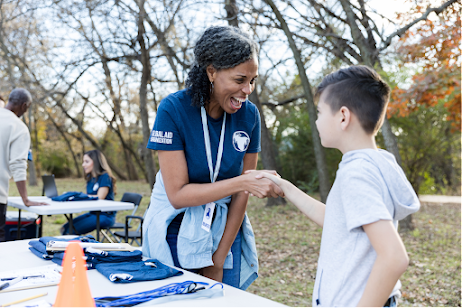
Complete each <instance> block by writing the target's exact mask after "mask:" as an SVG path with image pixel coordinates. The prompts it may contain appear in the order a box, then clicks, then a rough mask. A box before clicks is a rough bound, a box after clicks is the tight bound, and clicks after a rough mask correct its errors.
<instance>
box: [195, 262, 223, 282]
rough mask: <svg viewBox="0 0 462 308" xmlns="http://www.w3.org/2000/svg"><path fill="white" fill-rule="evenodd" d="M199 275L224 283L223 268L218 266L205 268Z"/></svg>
mask: <svg viewBox="0 0 462 308" xmlns="http://www.w3.org/2000/svg"><path fill="white" fill-rule="evenodd" d="M199 274H201V275H202V276H205V277H207V278H210V279H213V280H215V281H218V282H222V281H223V267H219V266H217V265H214V266H209V267H204V268H203V269H201V270H200V271H199Z"/></svg>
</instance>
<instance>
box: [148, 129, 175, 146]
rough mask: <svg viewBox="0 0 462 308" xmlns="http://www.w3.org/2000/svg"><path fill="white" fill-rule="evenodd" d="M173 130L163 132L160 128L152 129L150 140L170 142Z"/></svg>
mask: <svg viewBox="0 0 462 308" xmlns="http://www.w3.org/2000/svg"><path fill="white" fill-rule="evenodd" d="M172 141H173V132H163V131H161V130H153V131H152V133H151V142H155V143H163V144H172Z"/></svg>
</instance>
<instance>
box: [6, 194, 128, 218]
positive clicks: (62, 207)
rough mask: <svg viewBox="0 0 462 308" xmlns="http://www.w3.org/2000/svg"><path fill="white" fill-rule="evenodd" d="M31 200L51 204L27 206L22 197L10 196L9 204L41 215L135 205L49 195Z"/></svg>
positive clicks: (111, 209) (106, 210)
mask: <svg viewBox="0 0 462 308" xmlns="http://www.w3.org/2000/svg"><path fill="white" fill-rule="evenodd" d="M29 199H30V200H33V201H39V202H46V203H48V204H49V205H42V206H29V207H27V206H25V205H24V202H22V199H21V197H9V198H8V206H11V207H15V208H18V209H21V210H25V211H28V212H32V213H36V214H39V215H56V214H72V213H80V212H85V211H98V210H101V211H102V212H110V211H123V210H131V209H133V207H134V206H135V205H134V204H133V203H130V202H120V201H111V200H92V201H64V202H58V201H52V200H51V199H50V198H47V197H29Z"/></svg>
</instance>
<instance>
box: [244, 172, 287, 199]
mask: <svg viewBox="0 0 462 308" xmlns="http://www.w3.org/2000/svg"><path fill="white" fill-rule="evenodd" d="M242 177H243V181H244V183H245V190H244V191H245V193H248V194H250V195H251V196H256V197H258V198H268V197H272V198H277V197H285V195H284V191H283V189H282V188H281V185H282V184H283V181H284V180H283V179H282V178H281V176H280V175H279V174H278V173H277V172H276V171H275V170H247V171H245V173H244V174H243V175H242Z"/></svg>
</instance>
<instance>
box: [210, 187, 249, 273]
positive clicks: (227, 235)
mask: <svg viewBox="0 0 462 308" xmlns="http://www.w3.org/2000/svg"><path fill="white" fill-rule="evenodd" d="M248 199H249V195H248V194H246V193H244V192H240V193H237V194H235V195H233V199H232V201H231V203H230V205H229V207H228V218H227V221H226V226H225V231H224V232H223V236H222V238H221V241H220V244H218V248H217V250H216V251H215V253H214V254H213V257H212V260H213V263H214V265H215V266H218V267H221V268H222V267H223V264H224V263H225V259H226V256H227V255H228V252H229V250H230V249H231V246H232V245H233V242H234V240H235V238H236V235H237V233H238V232H239V229H240V227H241V225H242V221H243V220H244V216H245V211H246V209H247V201H248Z"/></svg>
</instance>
